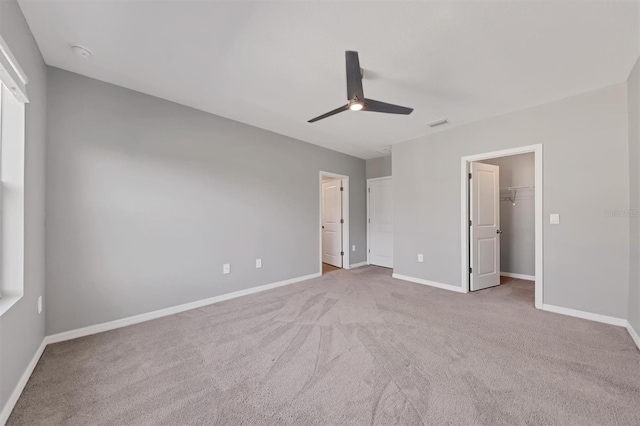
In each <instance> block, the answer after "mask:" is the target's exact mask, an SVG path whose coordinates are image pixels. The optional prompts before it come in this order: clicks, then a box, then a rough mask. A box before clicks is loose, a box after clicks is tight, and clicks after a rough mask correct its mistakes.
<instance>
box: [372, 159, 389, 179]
mask: <svg viewBox="0 0 640 426" xmlns="http://www.w3.org/2000/svg"><path fill="white" fill-rule="evenodd" d="M392 174H393V173H392V161H391V155H387V156H384V157H376V158H370V159H368V160H367V179H373V178H379V177H387V176H391V175H392Z"/></svg>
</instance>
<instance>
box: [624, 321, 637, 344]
mask: <svg viewBox="0 0 640 426" xmlns="http://www.w3.org/2000/svg"><path fill="white" fill-rule="evenodd" d="M627 331H628V332H629V334H630V335H631V338H632V339H633V341H634V342H635V344H636V346H637V347H638V349H640V336H638V332H637V331H635V330H634V329H633V327H632V326H631V324H630V323H629V321H627Z"/></svg>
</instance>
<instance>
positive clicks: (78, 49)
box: [71, 44, 93, 59]
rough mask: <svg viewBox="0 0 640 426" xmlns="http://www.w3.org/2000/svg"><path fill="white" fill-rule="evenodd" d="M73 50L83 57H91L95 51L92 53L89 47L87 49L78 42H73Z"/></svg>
mask: <svg viewBox="0 0 640 426" xmlns="http://www.w3.org/2000/svg"><path fill="white" fill-rule="evenodd" d="M71 50H72V51H73V53H75V54H76V55H78V56H80V57H81V58H82V59H89V58H90V57H92V56H93V53H91V51H90V50H89V49H87V48H86V47H82V46H78V45H77V44H72V45H71Z"/></svg>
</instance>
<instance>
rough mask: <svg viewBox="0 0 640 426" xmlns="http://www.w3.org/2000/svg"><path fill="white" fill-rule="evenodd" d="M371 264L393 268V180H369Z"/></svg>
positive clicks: (368, 207) (368, 213)
mask: <svg viewBox="0 0 640 426" xmlns="http://www.w3.org/2000/svg"><path fill="white" fill-rule="evenodd" d="M368 183H369V185H368V186H369V189H368V197H367V198H368V203H367V216H368V218H369V220H368V227H367V228H368V242H369V264H371V265H378V266H384V267H385V268H393V181H392V180H391V177H388V178H379V179H370V180H369V181H368Z"/></svg>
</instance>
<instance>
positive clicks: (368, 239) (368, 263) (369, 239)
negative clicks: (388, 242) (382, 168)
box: [367, 176, 393, 265]
mask: <svg viewBox="0 0 640 426" xmlns="http://www.w3.org/2000/svg"><path fill="white" fill-rule="evenodd" d="M391 179H393V176H383V177H377V178H369V179H367V265H371V263H370V260H369V255H370V253H371V247H370V246H369V242H370V241H371V238H369V225H370V223H369V197H370V196H371V193H370V192H369V184H370V183H371V182H378V181H381V180H391Z"/></svg>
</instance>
